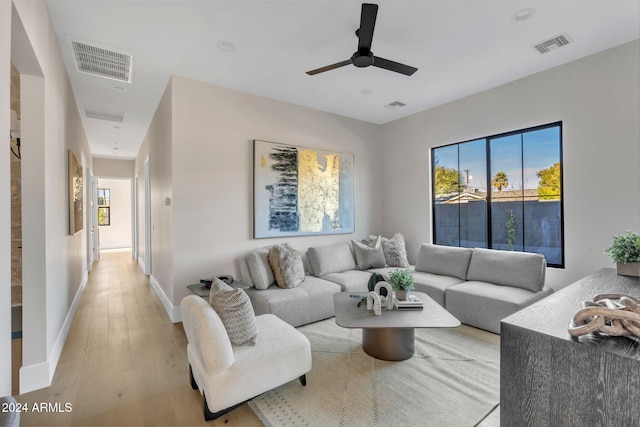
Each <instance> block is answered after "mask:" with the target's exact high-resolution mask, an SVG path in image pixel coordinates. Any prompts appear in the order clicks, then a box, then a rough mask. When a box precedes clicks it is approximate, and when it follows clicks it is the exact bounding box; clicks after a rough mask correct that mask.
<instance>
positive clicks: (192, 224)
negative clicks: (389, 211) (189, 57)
mask: <svg viewBox="0 0 640 427" xmlns="http://www.w3.org/2000/svg"><path fill="white" fill-rule="evenodd" d="M167 135H171V136H172V137H171V139H169V140H167ZM253 139H262V140H267V141H274V142H282V143H287V144H293V145H299V146H306V147H314V148H320V149H334V150H339V151H342V152H348V153H353V154H355V164H356V176H355V199H356V200H355V206H356V232H355V234H345V235H334V236H315V237H294V238H279V239H260V240H254V239H253V238H252V230H253V222H252V221H253V219H252V218H253V161H252V159H253V142H252V141H253ZM379 142H380V138H379V126H377V125H373V124H369V123H365V122H361V121H357V120H353V119H348V118H344V117H340V116H336V115H333V114H328V113H324V112H320V111H316V110H311V109H308V108H304V107H299V106H296V105H292V104H287V103H284V102H280V101H275V100H271V99H267V98H263V97H258V96H254V95H249V94H245V93H241V92H237V91H233V90H229V89H225V88H222V87H217V86H213V85H209V84H206V83H202V82H198V81H194V80H190V79H186V78H182V77H176V76H174V77H172V79H171V82H170V84H169V85H168V87H167V91H166V92H165V95H164V97H163V98H162V100H161V102H160V106H159V107H158V111H157V112H156V115H155V117H154V120H153V122H152V124H151V128H150V130H149V133H148V135H147V137H146V138H145V143H144V144H143V146H142V148H141V150H140V152H139V154H138V157H137V159H136V173H137V174H139V176H142V175H143V172H142V171H143V166H142V165H143V161H144V158H145V157H146V155H147V153H148V155H149V156H150V162H151V168H152V171H153V172H152V176H151V185H152V201H151V203H152V222H153V224H152V226H153V231H152V256H153V262H152V266H153V267H152V284H153V283H154V282H157V285H158V286H157V288H159V289H161V292H160V293H161V298H166V300H165V301H164V302H163V303H164V304H165V308H167V310H168V311H169V312H170V315H172V318H173V319H174V320H179V310H178V309H177V308H178V306H179V304H180V301H181V299H182V298H183V297H184V296H185V295H188V294H189V291H188V290H187V289H186V286H187V285H189V284H191V283H194V282H197V281H198V279H200V278H202V277H209V276H212V275H214V274H216V275H217V274H233V275H234V276H235V277H239V275H240V271H239V264H238V259H239V258H240V256H242V255H244V254H246V253H247V252H248V251H250V250H252V249H253V248H255V247H258V246H263V245H269V244H274V243H277V242H289V243H290V244H291V245H292V246H293V247H295V248H297V249H299V250H306V249H307V248H308V247H309V246H318V245H324V244H330V243H333V242H337V241H344V240H349V239H351V238H359V237H363V236H365V235H367V234H369V233H372V232H377V230H379V229H380V228H381V226H382V223H381V218H382V216H381V213H380V211H381V205H382V198H381V197H380V195H379V189H380V188H381V184H382V183H381V174H380V172H379V169H380V166H381V161H380V156H379V154H378V153H379ZM167 147H169V149H170V151H167ZM142 185H143V183H142V182H141V183H140V186H141V188H142ZM166 197H169V198H170V199H171V205H170V206H164V204H163V200H164V199H165V198H166ZM141 199H142V194H141ZM141 213H142V211H141ZM140 229H141V230H142V226H141V227H140ZM141 238H142V234H141ZM141 241H142V240H141ZM141 250H142V248H141ZM162 294H164V296H163V295H162Z"/></svg>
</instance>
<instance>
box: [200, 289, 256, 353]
mask: <svg viewBox="0 0 640 427" xmlns="http://www.w3.org/2000/svg"><path fill="white" fill-rule="evenodd" d="M209 302H210V303H211V306H212V307H213V309H214V310H215V311H216V313H218V316H220V320H222V324H223V325H224V327H225V329H226V330H227V334H228V335H229V341H231V344H233V345H255V343H256V338H257V336H258V327H257V326H256V317H255V315H254V314H253V306H252V305H251V300H249V297H248V296H247V294H246V293H245V292H244V291H243V290H242V289H234V288H232V287H231V286H229V285H227V284H226V283H224V282H223V281H221V280H218V279H214V280H213V283H212V284H211V293H210V294H209Z"/></svg>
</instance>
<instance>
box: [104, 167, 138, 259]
mask: <svg viewBox="0 0 640 427" xmlns="http://www.w3.org/2000/svg"><path fill="white" fill-rule="evenodd" d="M131 181H132V180H131V179H130V178H129V179H117V178H98V188H108V189H109V190H110V191H109V193H110V197H111V200H110V203H111V206H110V209H109V212H110V225H103V226H98V233H99V234H100V249H114V248H131V222H132V218H131V212H132V211H131V185H132V184H131Z"/></svg>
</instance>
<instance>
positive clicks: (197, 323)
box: [180, 295, 311, 421]
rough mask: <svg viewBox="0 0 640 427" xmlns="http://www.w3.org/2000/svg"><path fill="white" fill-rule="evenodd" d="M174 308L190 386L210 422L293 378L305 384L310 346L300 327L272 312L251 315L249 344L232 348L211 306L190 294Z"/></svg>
mask: <svg viewBox="0 0 640 427" xmlns="http://www.w3.org/2000/svg"><path fill="white" fill-rule="evenodd" d="M180 307H181V309H182V323H183V325H184V330H185V333H186V335H187V339H188V341H189V343H188V344H187V355H188V358H189V374H190V380H191V386H192V387H193V389H194V390H195V389H199V390H200V393H202V395H203V397H204V399H203V400H204V417H205V420H207V421H210V420H213V419H216V418H218V417H220V416H221V415H224V414H226V413H227V412H229V411H231V410H232V409H235V408H237V407H238V406H240V405H242V404H243V403H245V402H247V401H248V400H251V399H252V398H254V397H256V396H258V395H259V394H262V393H264V392H266V391H268V390H271V389H273V388H276V387H278V386H281V385H283V384H285V383H287V382H289V381H292V380H295V379H296V378H298V379H299V380H300V383H302V385H303V386H304V385H306V376H305V374H306V373H307V372H309V371H310V370H311V345H310V344H309V340H308V339H307V337H305V336H304V335H303V334H302V333H301V332H300V331H298V330H296V329H295V328H294V327H293V326H291V325H289V324H288V323H286V322H284V321H283V320H281V319H280V318H278V317H276V316H275V315H273V314H263V315H261V316H257V317H256V323H257V326H258V337H257V339H256V344H255V346H234V345H232V344H231V342H230V341H229V336H228V335H227V331H226V329H225V327H224V325H223V324H222V321H221V320H220V317H219V316H218V314H217V313H216V311H215V310H214V309H213V307H211V305H210V304H209V303H208V302H207V301H205V300H204V299H202V298H201V297H198V296H195V295H189V296H186V297H185V298H184V299H183V300H182V302H181V304H180Z"/></svg>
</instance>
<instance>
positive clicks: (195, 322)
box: [180, 295, 234, 374]
mask: <svg viewBox="0 0 640 427" xmlns="http://www.w3.org/2000/svg"><path fill="white" fill-rule="evenodd" d="M180 308H181V312H182V324H183V326H184V332H185V334H186V335H187V340H188V341H189V345H190V346H192V347H193V348H194V349H195V353H196V354H197V355H198V356H199V357H200V359H201V361H202V363H203V364H204V367H205V369H206V370H207V372H208V373H210V374H217V373H218V372H221V371H224V370H225V369H227V368H228V367H229V366H231V365H232V364H233V359H234V357H233V348H232V347H231V341H229V336H228V335H227V330H226V329H225V327H224V325H223V324H222V320H221V319H220V316H218V313H216V311H215V310H214V309H213V307H211V305H210V304H209V303H208V302H207V301H205V300H204V299H203V298H200V297H199V296H196V295H188V296H186V297H184V298H183V299H182V302H181V303H180Z"/></svg>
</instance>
